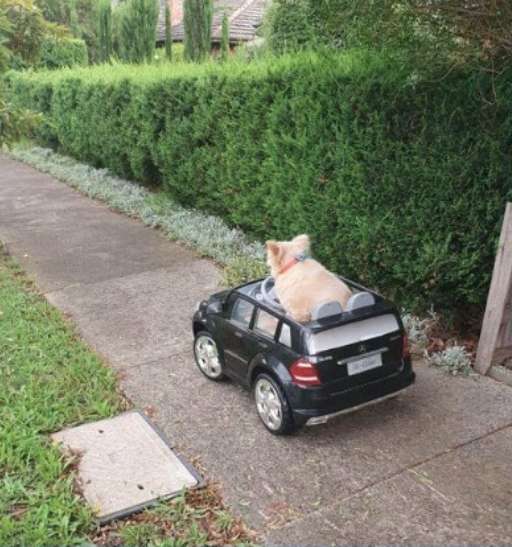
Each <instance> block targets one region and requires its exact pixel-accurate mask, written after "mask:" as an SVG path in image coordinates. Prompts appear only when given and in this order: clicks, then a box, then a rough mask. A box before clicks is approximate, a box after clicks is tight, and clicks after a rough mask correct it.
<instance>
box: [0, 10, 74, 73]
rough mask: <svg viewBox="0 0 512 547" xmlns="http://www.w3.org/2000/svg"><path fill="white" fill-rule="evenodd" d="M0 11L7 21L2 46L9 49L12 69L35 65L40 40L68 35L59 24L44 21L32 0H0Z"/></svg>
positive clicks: (38, 55)
mask: <svg viewBox="0 0 512 547" xmlns="http://www.w3.org/2000/svg"><path fill="white" fill-rule="evenodd" d="M0 11H1V12H2V13H3V14H4V16H5V17H6V18H7V20H8V22H9V31H8V32H7V33H6V39H5V42H4V45H5V46H6V47H7V48H8V49H9V50H10V52H11V55H10V65H11V67H12V68H26V67H29V66H34V65H37V63H38V61H39V57H40V52H41V45H42V43H43V41H44V40H45V39H46V38H47V37H49V36H53V37H56V38H62V37H66V36H69V31H68V29H66V28H65V27H63V26H61V25H57V24H55V23H50V22H48V21H47V20H46V19H45V18H44V16H43V13H42V11H41V10H40V9H39V7H38V6H37V5H36V4H35V2H34V0H0Z"/></svg>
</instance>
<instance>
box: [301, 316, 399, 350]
mask: <svg viewBox="0 0 512 547" xmlns="http://www.w3.org/2000/svg"><path fill="white" fill-rule="evenodd" d="M399 329H400V326H399V325H398V321H397V319H396V317H395V316H394V315H393V314H391V313H389V314H386V315H379V316H378V317H371V318H369V319H364V320H362V321H357V322H355V323H348V324H347V325H341V326H338V327H333V328H332V329H328V330H324V331H320V332H315V333H309V334H308V335H307V340H306V343H307V348H308V352H309V354H310V355H315V354H317V353H321V352H323V351H328V350H331V349H335V348H339V347H342V346H348V345H350V344H356V343H357V342H363V341H365V340H370V339H372V338H377V337H379V336H384V335H385V334H388V333H391V332H396V331H397V330H399Z"/></svg>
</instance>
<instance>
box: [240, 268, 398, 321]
mask: <svg viewBox="0 0 512 547" xmlns="http://www.w3.org/2000/svg"><path fill="white" fill-rule="evenodd" d="M338 277H339V278H340V279H341V280H342V281H343V282H344V283H346V284H347V285H348V286H349V287H350V288H351V289H352V290H353V291H355V292H369V293H370V294H372V295H373V296H374V298H375V304H374V305H373V306H368V307H364V308H359V309H356V310H352V311H344V312H343V313H340V314H336V315H332V316H330V317H325V318H323V319H317V320H314V321H310V322H308V323H298V322H297V321H294V320H293V319H292V318H291V317H290V316H289V315H287V314H286V312H284V310H283V309H282V308H280V307H275V306H272V305H270V304H269V303H268V302H266V301H263V300H261V299H260V298H258V296H259V294H261V291H260V288H261V284H262V282H263V281H264V279H257V280H255V281H250V282H249V283H245V284H244V285H240V286H239V287H236V288H235V289H233V290H234V291H236V292H238V293H240V294H242V295H244V296H245V297H246V298H249V299H250V300H252V301H253V302H254V303H255V304H257V305H258V306H259V307H262V308H265V309H267V310H268V311H272V312H273V313H274V314H276V315H279V316H280V317H282V318H283V319H286V320H287V321H289V322H290V323H293V324H295V325H296V326H297V327H298V328H301V329H305V330H308V331H311V332H319V331H322V330H327V329H331V328H333V327H337V326H340V325H343V324H345V323H352V322H354V321H359V320H362V319H367V318H369V317H376V316H379V315H383V314H385V313H389V312H390V311H393V310H394V309H395V307H394V306H393V304H392V303H391V302H389V301H387V300H385V299H384V298H383V297H382V296H381V295H379V294H378V293H376V292H375V291H372V290H370V289H367V288H366V287H363V285H360V284H359V283H356V282H354V281H351V280H349V279H347V278H345V277H342V276H338Z"/></svg>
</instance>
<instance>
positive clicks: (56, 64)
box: [39, 36, 88, 69]
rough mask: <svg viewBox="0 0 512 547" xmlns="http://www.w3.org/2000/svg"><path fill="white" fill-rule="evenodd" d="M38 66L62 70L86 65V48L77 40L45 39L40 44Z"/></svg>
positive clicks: (82, 42)
mask: <svg viewBox="0 0 512 547" xmlns="http://www.w3.org/2000/svg"><path fill="white" fill-rule="evenodd" d="M40 55H41V59H40V61H39V64H40V65H41V66H42V67H45V68H52V69H54V68H63V67H71V66H75V65H79V66H80V65H81V66H83V65H86V64H87V62H88V55H87V46H86V44H85V42H84V41H83V40H78V39H77V38H55V37H51V36H50V37H47V38H45V39H44V40H43V42H42V44H41V53H40Z"/></svg>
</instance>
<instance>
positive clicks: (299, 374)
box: [290, 359, 322, 387]
mask: <svg viewBox="0 0 512 547" xmlns="http://www.w3.org/2000/svg"><path fill="white" fill-rule="evenodd" d="M290 374H291V376H292V381H293V383H294V384H295V385H296V386H300V387H310V386H319V385H320V384H321V383H322V382H320V378H319V376H318V371H317V369H316V366H315V365H314V364H313V363H310V362H309V361H306V359H299V360H298V361H295V363H293V365H292V366H291V367H290Z"/></svg>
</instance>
